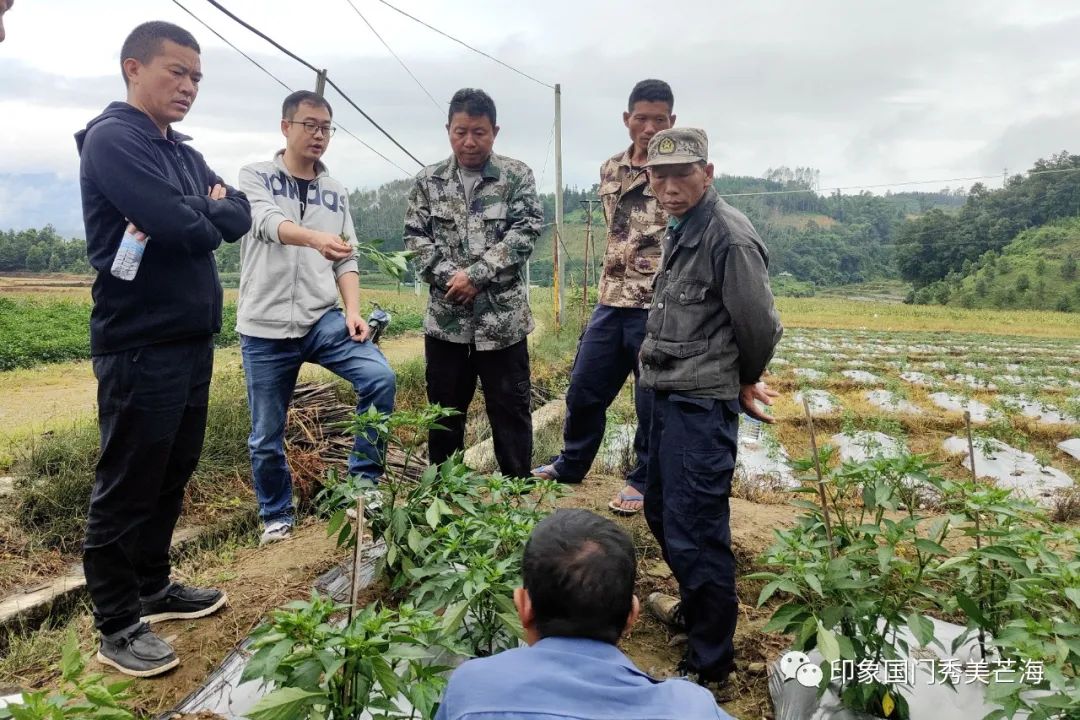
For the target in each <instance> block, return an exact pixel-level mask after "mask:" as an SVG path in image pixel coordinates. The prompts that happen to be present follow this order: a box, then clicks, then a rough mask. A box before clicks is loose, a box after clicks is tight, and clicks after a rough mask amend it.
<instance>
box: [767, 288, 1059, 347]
mask: <svg viewBox="0 0 1080 720" xmlns="http://www.w3.org/2000/svg"><path fill="white" fill-rule="evenodd" d="M776 306H777V309H778V310H779V311H780V320H781V321H782V322H783V324H784V326H785V327H789V328H796V327H798V328H833V329H839V330H844V329H848V330H881V331H887V332H924V331H933V332H938V331H943V332H959V333H983V334H987V335H1021V336H1030V337H1046V338H1080V322H1077V321H1076V315H1071V314H1069V313H1061V312H1053V311H1044V310H990V309H986V310H977V309H966V308H958V307H951V306H941V305H904V304H901V303H891V302H872V301H853V300H847V299H843V298H822V297H812V298H786V297H781V298H777V300H776Z"/></svg>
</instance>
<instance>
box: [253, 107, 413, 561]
mask: <svg viewBox="0 0 1080 720" xmlns="http://www.w3.org/2000/svg"><path fill="white" fill-rule="evenodd" d="M332 117H333V111H332V110H331V108H330V104H329V103H328V102H327V101H326V100H325V99H323V98H322V97H320V96H319V95H316V94H315V93H313V92H308V91H303V90H301V91H299V92H294V93H293V94H291V95H289V96H288V97H287V98H285V102H284V103H283V104H282V108H281V118H282V119H281V134H282V135H284V136H285V149H284V150H279V151H278V152H277V153H276V154H275V155H274V159H273V160H269V161H266V162H260V163H254V164H252V165H247V166H245V167H244V168H242V169H241V170H240V189H241V190H243V191H244V192H245V194H247V196H248V198H249V199H250V201H251V216H252V223H251V233H250V234H248V235H247V236H246V237H244V239H243V241H242V242H241V245H240V300H239V303H238V305H237V309H236V330H237V332H239V333H240V350H241V353H242V355H243V360H244V374H245V376H246V377H247V389H248V402H249V404H250V406H251V435H250V437H249V438H248V450H249V452H250V453H251V474H252V478H253V479H254V482H255V495H256V497H257V498H258V500H259V517H260V518H261V519H262V521H263V528H264V530H263V535H262V542H263V543H268V542H273V541H275V540H282V539H284V538H287V537H288V536H289V534H290V532H291V531H292V526H293V517H294V516H293V499H292V477H291V475H290V474H289V465H288V463H287V462H286V460H285V448H284V440H285V419H286V416H287V414H288V410H289V400H290V399H291V398H292V394H293V390H294V389H295V387H296V378H297V375H298V374H299V372H300V366H301V365H303V364H304V363H305V362H312V363H317V364H319V365H322V366H323V367H325V368H326V369H328V370H330V371H331V372H334V373H336V374H337V375H339V376H341V377H342V378H344V379H346V380H348V381H349V382H350V383H352V386H353V388H354V389H355V391H356V397H357V405H356V411H357V412H363V411H365V410H366V409H367V408H368V407H370V406H372V405H374V406H375V407H376V408H378V409H379V410H380V411H381V412H386V413H388V412H390V411H392V410H393V408H394V390H395V382H394V373H393V371H392V370H391V369H390V366H389V365H388V364H387V362H386V358H385V357H383V354H382V352H381V351H380V350H379V349H378V348H377V347H375V344H374V343H372V342H369V341H368V326H367V323H365V322H364V318H363V316H362V315H361V313H360V281H359V278H360V276H359V270H358V267H357V264H356V255H355V253H356V250H355V248H356V244H357V240H356V229H355V228H354V226H353V219H352V215H350V213H349V193H348V191H347V190H346V189H345V187H344V186H343V185H342V184H341V183H340V182H338V181H337V180H335V179H333V178H332V177H330V175H329V172H328V171H327V169H326V165H324V164H323V162H322V159H321V158H322V156H323V154H324V153H325V152H326V149H327V146H328V145H329V144H330V137H331V136H332V135H333V134H334V126H333V125H332V123H331V120H332ZM342 236H344V237H346V238H348V240H343V239H342ZM339 293H340V295H341V300H342V304H343V305H344V306H345V312H344V313H342V311H341V310H339V309H338V307H337V300H338V294H339ZM384 451H385V448H382V447H377V446H376V445H375V441H374V438H373V437H365V436H363V435H358V436H357V437H356V439H355V441H354V445H353V454H352V456H351V457H350V459H349V474H350V475H354V476H358V477H361V478H364V479H367V480H371V481H372V482H378V478H379V476H380V475H381V474H382V464H381V458H382V453H383V452H384Z"/></svg>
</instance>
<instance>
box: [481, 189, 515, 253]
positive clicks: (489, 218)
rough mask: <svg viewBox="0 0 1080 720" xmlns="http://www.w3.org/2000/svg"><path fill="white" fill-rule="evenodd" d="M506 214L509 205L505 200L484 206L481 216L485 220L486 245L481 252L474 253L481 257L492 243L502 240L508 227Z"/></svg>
mask: <svg viewBox="0 0 1080 720" xmlns="http://www.w3.org/2000/svg"><path fill="white" fill-rule="evenodd" d="M506 216H507V207H506V203H504V202H497V203H495V204H494V205H489V206H488V207H486V208H484V210H483V211H482V212H481V213H480V218H481V219H482V220H483V221H484V238H485V240H486V246H485V247H484V248H482V249H481V251H480V252H475V251H474V252H473V254H474V255H476V256H477V257H479V256H480V255H483V253H484V251H486V250H487V249H488V248H490V247H491V246H492V245H494V244H496V243H500V242H502V239H503V237H504V236H505V235H506V230H507V227H508V223H507V221H506Z"/></svg>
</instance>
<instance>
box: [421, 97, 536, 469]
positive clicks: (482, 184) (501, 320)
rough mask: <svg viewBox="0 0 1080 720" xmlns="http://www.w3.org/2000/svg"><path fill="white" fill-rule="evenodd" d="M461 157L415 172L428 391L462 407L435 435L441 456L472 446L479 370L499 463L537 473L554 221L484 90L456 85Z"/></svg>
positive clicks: (451, 126)
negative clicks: (535, 310)
mask: <svg viewBox="0 0 1080 720" xmlns="http://www.w3.org/2000/svg"><path fill="white" fill-rule="evenodd" d="M446 131H447V134H448V135H449V136H450V147H451V149H452V150H453V154H452V155H451V156H450V157H449V158H448V159H446V160H443V161H442V162H439V163H436V164H434V165H430V166H428V167H426V168H424V169H423V170H421V171H420V173H419V174H418V175H417V176H416V185H415V187H414V188H413V191H412V193H411V194H410V196H409V209H408V211H407V212H406V214H405V232H404V239H405V245H406V246H407V247H408V248H409V250H412V251H413V252H414V253H415V254H416V256H415V259H414V260H413V262H414V263H416V269H417V272H418V274H419V276H420V277H421V278H423V280H424V282H426V283H428V284H429V285H430V286H431V294H430V297H429V299H428V307H427V314H426V316H425V318H424V331H425V335H424V355H425V358H426V360H427V378H426V379H427V393H428V400H429V401H430V402H432V403H438V404H440V405H442V406H443V407H448V408H453V409H455V410H458V411H459V412H460V413H461V414H460V415H457V416H455V417H451V418H447V419H446V420H444V421H443V425H444V426H445V427H446V428H447V429H446V430H432V431H431V433H430V434H429V436H428V458H429V459H430V461H431V462H432V463H435V464H438V463H441V462H442V461H444V460H446V459H447V458H448V457H450V456H451V455H452V454H453V453H454V452H456V451H458V450H461V449H462V448H463V447H464V445H465V412H466V411H467V410H468V408H469V403H470V402H471V401H472V398H473V394H474V393H475V392H476V380H477V378H478V377H479V379H480V383H481V385H482V386H483V389H484V401H485V403H486V405H487V415H488V420H489V421H490V422H491V432H492V436H493V440H494V444H495V458H496V460H498V463H499V469H500V470H501V471H502V473H503V474H504V475H507V476H510V477H529V475H530V474H531V473H530V470H529V469H530V467H531V462H532V415H531V414H530V407H529V395H530V390H531V387H532V385H531V382H530V379H529V347H528V344H527V342H526V336H527V335H528V334H529V333H530V332H532V330H533V317H532V311H531V310H530V309H529V297H528V293H527V289H526V287H525V261H526V260H528V259H529V256H530V255H531V254H532V251H533V245H534V244H535V243H536V238H537V236H538V235H539V234H540V226H541V225H542V224H543V218H544V214H543V210H542V209H541V206H540V201H539V200H538V199H537V197H536V182H535V181H534V180H533V173H532V170H530V169H529V168H528V166H527V165H525V163H523V162H521V161H520V160H514V159H512V158H508V157H504V156H502V155H496V154H495V153H493V152H492V151H491V148H492V146H493V145H494V143H495V136H496V135H498V134H499V126H498V125H497V124H496V121H495V102H494V101H493V100H492V99H491V97H490V96H488V94H487V93H485V92H484V91H483V90H475V89H473V88H466V89H463V90H459V91H457V92H456V93H454V97H453V99H452V100H451V101H450V112H449V117H448V120H447V125H446Z"/></svg>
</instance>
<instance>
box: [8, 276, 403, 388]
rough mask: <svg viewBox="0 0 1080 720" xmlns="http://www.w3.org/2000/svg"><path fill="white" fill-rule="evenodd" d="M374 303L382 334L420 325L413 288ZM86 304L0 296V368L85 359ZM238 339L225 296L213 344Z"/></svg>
mask: <svg viewBox="0 0 1080 720" xmlns="http://www.w3.org/2000/svg"><path fill="white" fill-rule="evenodd" d="M372 302H378V303H379V304H380V305H381V306H382V307H383V308H384V309H385V310H387V311H388V312H389V313H390V314H391V316H392V318H393V320H392V322H391V323H390V327H389V329H388V330H387V332H386V337H394V336H396V335H401V334H403V333H408V332H416V331H419V330H421V329H422V328H423V326H424V316H423V310H422V306H421V305H419V303H418V298H416V297H415V296H414V295H413V294H412V293H411V292H409V293H406V292H403V293H397V292H396V291H385V290H383V291H380V290H370V291H366V292H364V293H362V294H361V312H362V314H363V315H364V316H365V318H366V316H367V315H368V314H369V313H370V311H371V308H372V304H371V303H372ZM90 309H91V303H90V302H89V301H87V300H68V299H64V300H56V299H37V298H23V297H15V298H0V370H14V369H15V368H30V367H34V366H36V365H41V364H43V363H54V362H65V361H68V360H83V359H86V358H89V357H90ZM239 342H240V338H239V335H238V334H237V332H236V302H235V299H233V300H232V301H228V300H227V301H226V303H225V305H224V308H223V309H222V323H221V332H220V333H219V334H218V335H217V337H216V338H215V344H216V345H217V346H218V347H229V346H232V345H236V344H238V343H239Z"/></svg>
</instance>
